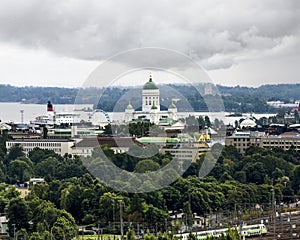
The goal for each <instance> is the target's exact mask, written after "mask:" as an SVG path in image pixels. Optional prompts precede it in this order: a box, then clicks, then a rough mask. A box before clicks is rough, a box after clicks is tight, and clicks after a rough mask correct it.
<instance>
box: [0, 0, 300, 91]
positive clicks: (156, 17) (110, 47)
mask: <svg viewBox="0 0 300 240" xmlns="http://www.w3.org/2000/svg"><path fill="white" fill-rule="evenodd" d="M299 25H300V1H298V0H243V1H240V0H227V1H224V0H207V1H198V0H195V1H193V0H191V1H182V0H169V1H167V0H165V1H164V0H161V1H155V2H154V1H143V0H139V1H137V0H136V1H131V0H119V1H114V0H112V1H100V0H94V1H88V0H73V1H71V0H66V1H61V0H51V1H50V0H49V1H47V0H45V1H40V0H7V1H5V0H4V1H1V7H0V66H1V67H0V84H12V85H39V86H45V85H46V86H67V87H71V86H81V84H83V82H84V80H85V79H86V78H87V76H88V75H89V73H90V72H91V71H92V70H93V69H94V68H95V67H96V66H97V65H99V63H101V61H103V60H105V59H106V58H107V57H110V56H112V55H114V54H117V53H119V52H120V51H126V50H129V49H132V48H141V47H160V48H168V49H173V50H176V51H179V52H182V53H184V54H186V55H188V56H190V57H191V58H192V59H194V60H195V61H197V62H199V63H200V64H201V65H202V66H203V67H204V68H205V69H206V70H207V72H208V74H209V76H210V77H211V78H212V79H213V81H214V82H216V83H219V84H223V85H238V84H239V85H246V86H258V85H261V84H272V83H298V82H300V81H299V76H300V68H299V65H300V26H299ZM171 65H172V63H170V66H171Z"/></svg>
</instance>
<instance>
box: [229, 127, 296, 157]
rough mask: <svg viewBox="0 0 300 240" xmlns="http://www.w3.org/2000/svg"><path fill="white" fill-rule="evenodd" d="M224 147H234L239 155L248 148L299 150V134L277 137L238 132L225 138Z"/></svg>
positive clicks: (260, 133) (291, 133)
mask: <svg viewBox="0 0 300 240" xmlns="http://www.w3.org/2000/svg"><path fill="white" fill-rule="evenodd" d="M225 145H226V146H234V147H236V148H237V149H238V151H239V152H240V153H245V151H246V149H247V148H249V147H250V146H256V147H262V148H282V149H283V150H285V151H286V150H289V149H291V148H294V150H295V151H299V150H300V133H299V132H284V133H281V134H278V135H270V134H265V133H263V132H251V131H240V132H235V133H234V134H233V135H231V136H227V137H226V138H225Z"/></svg>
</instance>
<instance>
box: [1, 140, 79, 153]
mask: <svg viewBox="0 0 300 240" xmlns="http://www.w3.org/2000/svg"><path fill="white" fill-rule="evenodd" d="M74 142H75V141H74V140H70V139H15V140H11V141H7V142H6V148H7V151H8V152H9V150H10V149H11V148H12V147H13V146H14V145H19V146H21V147H22V148H23V152H24V153H25V154H26V155H28V153H29V152H30V151H32V150H33V149H35V148H40V149H49V150H53V151H54V152H55V153H57V154H59V155H61V156H64V155H65V154H72V146H73V145H74Z"/></svg>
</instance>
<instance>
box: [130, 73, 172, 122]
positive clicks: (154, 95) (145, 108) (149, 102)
mask: <svg viewBox="0 0 300 240" xmlns="http://www.w3.org/2000/svg"><path fill="white" fill-rule="evenodd" d="M136 119H140V120H142V119H146V120H148V121H150V122H151V123H155V124H158V125H159V124H160V123H162V124H165V123H166V122H168V123H170V124H172V122H174V121H176V120H177V107H176V105H175V104H174V103H173V102H172V103H171V104H170V106H169V108H168V110H167V111H161V110H160V92H159V88H158V87H157V86H156V84H155V83H154V82H153V80H152V76H151V75H150V78H149V81H148V82H146V83H145V84H144V86H143V90H142V110H141V111H136V110H135V109H134V107H133V106H132V105H131V103H130V102H129V104H128V106H127V107H126V109H125V121H126V122H130V121H133V120H136Z"/></svg>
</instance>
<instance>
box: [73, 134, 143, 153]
mask: <svg viewBox="0 0 300 240" xmlns="http://www.w3.org/2000/svg"><path fill="white" fill-rule="evenodd" d="M103 145H107V146H109V147H110V148H111V149H112V150H114V152H115V153H124V152H127V151H128V149H129V147H130V146H133V145H139V146H142V145H143V144H141V143H140V142H137V141H136V139H135V138H131V137H89V138H83V139H82V140H80V141H79V142H77V143H76V144H75V145H74V146H73V147H72V155H77V156H81V157H87V156H91V155H92V152H93V150H94V148H95V147H99V146H103Z"/></svg>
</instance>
